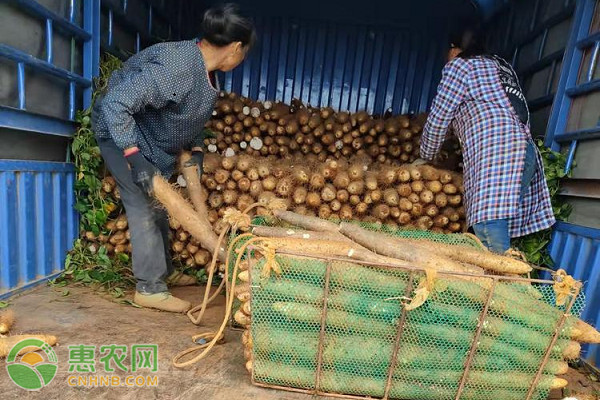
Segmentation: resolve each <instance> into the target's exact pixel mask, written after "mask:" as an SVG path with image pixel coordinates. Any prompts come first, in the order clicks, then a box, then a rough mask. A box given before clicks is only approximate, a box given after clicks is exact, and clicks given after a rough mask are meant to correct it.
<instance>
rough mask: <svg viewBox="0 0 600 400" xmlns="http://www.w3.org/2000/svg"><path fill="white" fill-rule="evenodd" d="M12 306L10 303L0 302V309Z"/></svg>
mask: <svg viewBox="0 0 600 400" xmlns="http://www.w3.org/2000/svg"><path fill="white" fill-rule="evenodd" d="M9 305H10V303H9V302H8V301H0V308H6V307H8V306H9Z"/></svg>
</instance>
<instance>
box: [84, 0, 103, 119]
mask: <svg viewBox="0 0 600 400" xmlns="http://www.w3.org/2000/svg"><path fill="white" fill-rule="evenodd" d="M83 29H85V31H86V32H88V33H89V34H90V35H91V38H90V39H89V40H88V41H86V42H85V43H84V44H83V76H84V78H87V79H90V80H91V79H92V78H93V77H95V76H98V74H99V68H100V0H88V1H85V2H84V3H83ZM92 90H93V88H92V87H88V88H85V89H84V91H83V108H88V107H89V106H90V105H91V102H92Z"/></svg>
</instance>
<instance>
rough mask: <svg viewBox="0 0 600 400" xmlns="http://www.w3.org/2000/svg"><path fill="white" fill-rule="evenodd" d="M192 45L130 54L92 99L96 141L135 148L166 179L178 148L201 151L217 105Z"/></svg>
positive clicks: (190, 42) (183, 43) (173, 44)
mask: <svg viewBox="0 0 600 400" xmlns="http://www.w3.org/2000/svg"><path fill="white" fill-rule="evenodd" d="M217 96H218V91H217V89H215V88H214V87H213V86H212V84H211V82H210V79H209V76H208V73H207V70H206V67H205V65H204V59H203V58H202V53H201V52H200V49H198V46H197V45H196V41H195V40H185V41H181V42H166V43H160V44H156V45H154V46H150V47H148V48H147V49H144V50H142V51H141V52H139V53H137V54H135V55H133V56H132V57H131V58H129V59H128V60H127V61H126V62H125V63H124V64H123V68H121V69H120V70H118V71H115V72H114V73H113V74H112V76H111V77H110V80H109V82H108V90H107V92H106V94H105V95H104V97H102V98H99V99H97V100H96V102H95V104H94V110H93V112H92V124H93V127H94V131H95V132H96V136H97V137H98V138H100V139H112V140H113V141H114V142H115V143H116V145H117V146H119V147H120V148H121V149H126V148H128V147H132V146H138V147H139V148H140V151H141V152H142V154H143V155H144V156H145V157H146V158H147V159H148V160H149V161H150V162H151V163H152V164H154V165H155V166H156V168H158V169H159V170H160V171H161V172H162V173H163V174H164V175H165V176H170V175H171V174H172V173H173V169H174V166H175V161H176V158H177V155H178V154H179V152H180V151H181V150H182V149H185V148H187V149H189V148H190V147H194V146H203V137H202V131H203V130H204V124H205V123H206V121H208V119H209V118H210V116H211V115H212V111H213V108H214V105H215V102H216V101H217Z"/></svg>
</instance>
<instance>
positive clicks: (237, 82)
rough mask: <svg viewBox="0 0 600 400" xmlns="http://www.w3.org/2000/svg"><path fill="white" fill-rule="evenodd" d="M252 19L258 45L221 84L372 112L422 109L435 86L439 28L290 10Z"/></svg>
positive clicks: (264, 96)
mask: <svg viewBox="0 0 600 400" xmlns="http://www.w3.org/2000/svg"><path fill="white" fill-rule="evenodd" d="M255 20H256V25H257V30H258V36H259V37H260V38H261V40H260V44H259V46H260V48H258V49H255V51H253V52H252V53H251V54H250V57H249V59H248V60H247V61H246V62H244V63H243V64H242V65H240V66H239V67H238V68H236V69H235V70H233V71H232V72H229V73H227V74H225V76H224V78H223V88H224V90H226V91H232V92H236V93H240V94H242V95H244V96H248V97H251V98H255V99H258V100H261V101H264V100H280V101H284V102H289V101H290V100H291V99H292V98H298V99H301V100H302V101H303V102H305V103H308V104H310V105H312V106H318V107H326V106H331V107H333V108H334V109H336V110H347V111H357V110H367V111H368V112H370V113H375V114H381V113H383V112H385V111H386V110H388V109H391V110H392V112H394V113H418V112H423V111H425V110H426V109H427V107H428V106H429V104H430V103H431V100H432V98H433V95H434V94H435V90H434V89H435V83H436V82H437V81H438V80H439V76H440V71H441V68H442V66H443V49H442V47H443V46H444V43H445V40H444V39H443V36H442V33H441V32H436V31H435V30H431V31H429V32H427V33H425V32H421V31H415V30H410V29H402V30H401V29H395V28H390V27H385V26H377V25H356V24H345V23H340V24H328V23H326V22H324V21H317V20H310V19H297V18H291V17H290V18H287V17H285V18H279V17H268V18H261V17H257V18H256V19H255ZM390 49H393V50H394V51H393V52H392V51H390Z"/></svg>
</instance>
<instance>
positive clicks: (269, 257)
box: [257, 242, 281, 279]
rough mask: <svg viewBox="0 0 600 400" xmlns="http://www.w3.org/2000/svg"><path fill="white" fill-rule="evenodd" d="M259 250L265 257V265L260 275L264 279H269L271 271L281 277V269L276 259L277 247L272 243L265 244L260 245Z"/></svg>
mask: <svg viewBox="0 0 600 400" xmlns="http://www.w3.org/2000/svg"><path fill="white" fill-rule="evenodd" d="M257 248H258V249H259V250H260V251H261V252H262V253H263V256H264V257H265V265H264V266H263V269H262V271H261V273H260V277H261V278H263V279H269V277H270V276H271V271H273V272H275V274H276V275H277V276H279V275H281V267H280V266H279V263H278V262H277V260H276V258H275V250H276V248H275V245H274V244H273V243H271V242H265V243H263V244H262V245H258V246H257Z"/></svg>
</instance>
